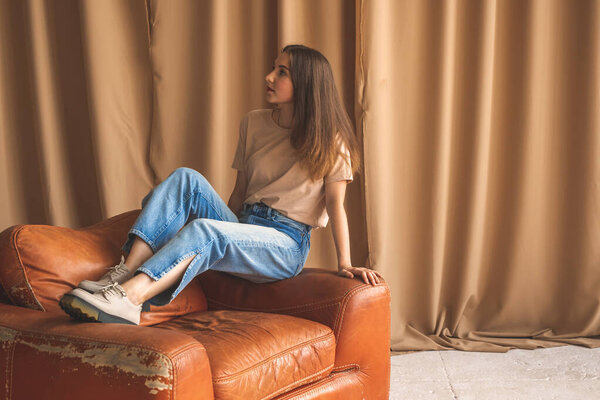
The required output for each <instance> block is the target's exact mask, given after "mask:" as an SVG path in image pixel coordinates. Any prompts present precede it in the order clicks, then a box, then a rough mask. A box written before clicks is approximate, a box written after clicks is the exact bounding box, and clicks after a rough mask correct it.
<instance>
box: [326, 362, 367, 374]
mask: <svg viewBox="0 0 600 400" xmlns="http://www.w3.org/2000/svg"><path fill="white" fill-rule="evenodd" d="M346 367H352V368H346ZM344 368H345V369H344ZM352 370H355V371H359V370H360V365H358V364H356V363H350V364H344V365H338V366H337V367H334V368H333V370H332V371H331V372H332V373H339V372H346V371H352Z"/></svg>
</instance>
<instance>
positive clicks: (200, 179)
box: [167, 167, 208, 185]
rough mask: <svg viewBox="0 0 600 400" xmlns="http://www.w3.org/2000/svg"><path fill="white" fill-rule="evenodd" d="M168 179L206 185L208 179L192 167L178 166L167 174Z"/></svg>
mask: <svg viewBox="0 0 600 400" xmlns="http://www.w3.org/2000/svg"><path fill="white" fill-rule="evenodd" d="M167 179H169V180H174V181H176V182H177V183H188V184H191V185H206V184H208V181H207V180H206V178H204V176H203V175H202V174H201V173H200V172H198V171H196V170H195V169H192V168H187V167H179V168H177V169H175V171H173V172H172V173H171V175H169V176H168V178H167Z"/></svg>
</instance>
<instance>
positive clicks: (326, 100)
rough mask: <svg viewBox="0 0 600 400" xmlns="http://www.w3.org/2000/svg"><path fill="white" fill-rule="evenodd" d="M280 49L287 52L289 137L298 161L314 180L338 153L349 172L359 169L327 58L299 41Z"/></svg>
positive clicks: (355, 145) (325, 171)
mask: <svg viewBox="0 0 600 400" xmlns="http://www.w3.org/2000/svg"><path fill="white" fill-rule="evenodd" d="M284 52H287V53H288V54H289V56H290V70H291V71H290V74H291V76H292V85H293V87H294V94H293V98H294V107H293V109H294V112H293V119H292V121H293V122H292V127H291V137H290V141H291V144H292V147H293V148H294V149H296V151H297V154H298V158H299V159H300V164H301V165H302V166H303V167H305V168H306V169H307V170H308V174H309V176H310V178H311V179H313V180H314V181H316V180H319V179H322V178H323V177H325V176H326V175H327V174H328V173H329V172H330V171H331V169H332V168H333V166H334V164H335V162H336V160H337V157H338V155H341V156H342V157H344V159H345V160H346V162H350V165H351V166H352V173H355V172H357V171H359V170H360V164H361V159H360V152H359V148H358V140H357V139H356V136H355V134H354V128H353V127H352V123H351V122H350V118H349V117H348V113H347V112H346V109H345V107H344V105H343V103H342V102H341V101H340V96H339V94H338V91H337V88H336V86H335V81H334V79H333V72H332V71H331V66H330V65H329V61H327V59H326V58H325V56H323V54H321V53H320V52H319V51H317V50H314V49H311V48H309V47H306V46H303V45H298V44H293V45H288V46H285V47H284V48H283V50H282V53H284ZM336 133H338V134H339V136H338V137H336V136H337V135H336ZM336 140H341V142H342V144H343V145H345V146H346V148H347V149H348V151H349V153H350V157H349V158H350V159H348V157H346V156H345V155H344V154H343V153H341V152H340V151H339V146H338V144H337V143H336Z"/></svg>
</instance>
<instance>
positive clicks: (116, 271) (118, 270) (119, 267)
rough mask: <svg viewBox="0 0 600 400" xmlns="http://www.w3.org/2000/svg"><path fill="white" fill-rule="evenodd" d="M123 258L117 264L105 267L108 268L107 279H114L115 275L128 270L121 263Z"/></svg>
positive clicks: (112, 280)
mask: <svg viewBox="0 0 600 400" xmlns="http://www.w3.org/2000/svg"><path fill="white" fill-rule="evenodd" d="M123 261H124V260H123V258H121V262H120V263H119V264H117V265H115V266H114V267H108V268H107V269H108V270H109V272H108V280H109V281H111V282H114V281H115V279H114V278H115V277H116V276H118V275H120V274H122V273H124V272H129V268H127V267H126V266H125V264H124V263H123Z"/></svg>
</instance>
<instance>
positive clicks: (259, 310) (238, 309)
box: [208, 299, 341, 315]
mask: <svg viewBox="0 0 600 400" xmlns="http://www.w3.org/2000/svg"><path fill="white" fill-rule="evenodd" d="M211 301H213V300H210V299H209V300H208V302H211ZM219 305H220V306H225V307H227V309H229V310H236V311H248V312H268V313H274V314H279V313H281V312H286V313H287V314H288V315H289V314H293V315H296V314H300V313H304V312H308V311H315V310H321V309H323V308H328V307H333V306H335V307H339V306H340V305H341V303H340V302H336V303H329V304H324V305H322V306H320V307H313V308H306V309H302V310H293V311H292V310H289V311H286V310H261V309H254V308H245V307H235V306H229V305H227V304H222V303H220V304H219ZM275 311H277V312H275Z"/></svg>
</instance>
